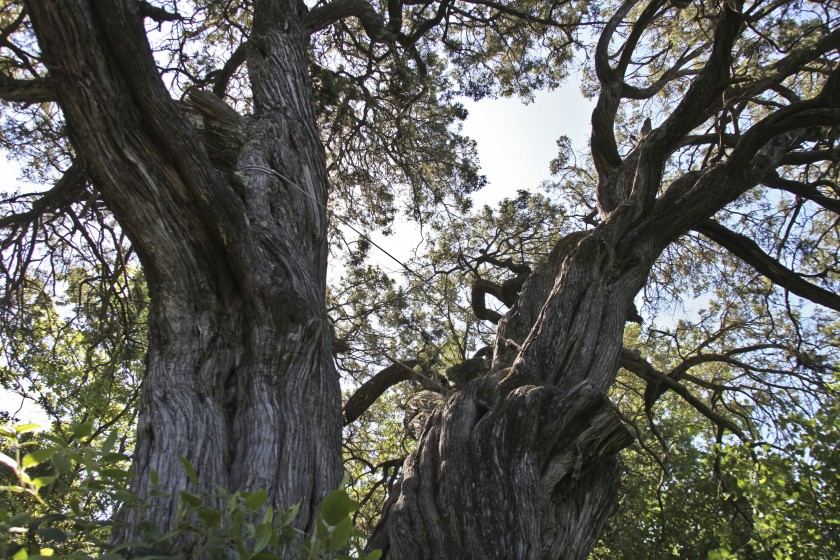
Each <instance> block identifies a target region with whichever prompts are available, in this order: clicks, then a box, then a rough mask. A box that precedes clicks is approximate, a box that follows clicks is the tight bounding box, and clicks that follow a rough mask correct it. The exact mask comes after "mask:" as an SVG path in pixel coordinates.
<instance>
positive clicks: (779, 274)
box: [694, 220, 840, 311]
mask: <svg viewBox="0 0 840 560" xmlns="http://www.w3.org/2000/svg"><path fill="white" fill-rule="evenodd" d="M694 229H695V230H696V231H698V232H700V233H702V234H703V235H705V236H706V237H708V238H709V239H711V240H712V241H714V242H715V243H717V244H718V245H720V246H722V247H724V248H726V249H727V250H729V251H730V252H731V253H732V254H734V255H735V256H737V257H738V258H739V259H741V260H742V261H744V262H745V263H747V264H748V265H750V266H751V267H753V268H754V269H755V270H757V271H758V272H759V273H760V274H763V275H764V276H766V277H767V278H769V279H770V280H772V281H773V282H774V283H776V284H778V285H779V286H781V287H783V288H785V289H786V290H789V291H791V292H793V293H794V294H796V295H798V296H800V297H803V298H805V299H808V300H810V301H813V302H814V303H818V304H820V305H824V306H825V307H828V308H830V309H834V310H835V311H840V296H838V295H837V294H835V293H833V292H830V291H828V290H826V289H824V288H821V287H819V286H816V285H814V284H811V283H810V282H807V281H805V280H803V279H802V277H801V276H799V275H798V274H796V273H795V272H793V271H792V270H790V269H789V268H787V267H785V266H784V265H782V264H781V263H780V262H779V261H777V260H776V259H774V258H773V257H771V256H770V255H768V254H767V253H765V252H764V251H762V250H761V247H759V246H758V244H757V243H756V242H755V241H753V240H752V239H750V238H749V237H746V236H744V235H741V234H739V233H736V232H734V231H731V230H729V229H727V228H726V227H724V226H722V225H721V224H719V223H717V222H715V221H713V220H706V221H704V222H703V223H701V224H700V225H699V226H697V227H695V228H694Z"/></svg>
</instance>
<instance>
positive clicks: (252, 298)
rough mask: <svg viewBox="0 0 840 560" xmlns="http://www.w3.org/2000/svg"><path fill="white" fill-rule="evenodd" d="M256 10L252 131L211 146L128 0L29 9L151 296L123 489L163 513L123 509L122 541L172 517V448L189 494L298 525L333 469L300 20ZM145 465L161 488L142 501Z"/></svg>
mask: <svg viewBox="0 0 840 560" xmlns="http://www.w3.org/2000/svg"><path fill="white" fill-rule="evenodd" d="M265 4H266V3H262V4H260V3H257V6H256V8H255V16H254V17H255V33H254V39H255V43H256V44H255V45H254V47H253V48H252V50H250V51H249V71H250V72H251V79H252V86H253V90H254V96H255V112H254V115H253V117H251V118H250V120H248V121H247V122H245V123H243V126H244V127H245V130H246V131H247V134H246V136H245V138H247V139H248V140H247V142H245V143H244V144H243V145H242V147H241V148H240V149H239V151H238V153H235V154H232V153H231V152H230V151H225V152H224V153H223V154H222V155H219V154H208V152H207V150H206V149H205V148H204V146H203V144H202V141H201V137H200V135H199V132H198V131H197V130H196V129H195V128H194V126H193V124H192V123H191V122H190V121H189V120H188V119H187V118H186V117H185V116H184V113H183V111H182V109H181V107H179V105H178V104H177V103H176V102H175V101H173V100H172V99H171V98H170V96H169V94H168V93H167V91H166V90H165V88H164V86H163V84H162V82H161V80H160V78H159V76H158V73H157V69H156V67H155V64H154V61H153V59H152V56H151V52H150V49H149V46H148V44H147V41H146V37H145V32H144V29H143V25H142V17H141V15H140V13H139V12H138V8H137V4H136V2H133V1H132V0H122V1H114V2H108V3H100V2H93V1H91V2H86V1H81V0H79V1H69V0H68V1H64V2H58V3H50V4H49V6H47V4H46V3H41V2H30V3H28V10H29V12H30V14H31V18H32V22H33V26H34V28H35V31H36V34H37V36H38V40H39V44H40V46H41V49H42V51H43V55H44V59H45V62H46V64H47V67H48V69H49V71H50V74H51V78H52V79H54V80H55V83H56V91H57V92H58V93H59V102H60V105H61V108H62V110H63V112H64V116H65V118H66V120H67V122H68V130H69V131H70V135H71V140H72V142H73V145H74V148H75V149H76V150H77V152H78V153H79V154H80V155H81V156H82V159H83V160H84V161H86V162H90V164H89V165H88V167H87V172H88V174H89V176H90V177H91V180H92V181H93V182H94V183H95V184H96V186H97V188H98V189H99V190H100V191H101V193H102V196H103V198H104V199H105V201H106V202H107V203H108V205H109V207H110V208H111V209H112V210H113V211H114V214H115V215H116V217H117V219H118V220H119V222H120V224H121V226H122V227H123V229H124V230H125V231H126V233H127V234H128V235H129V237H130V238H131V239H132V242H133V244H134V247H135V248H136V249H137V252H138V254H139V255H140V258H141V261H142V263H143V267H144V271H145V273H146V276H147V280H148V283H149V289H150V295H151V299H152V306H151V312H150V317H149V355H148V365H147V372H146V377H145V380H144V383H143V394H142V396H141V402H140V420H139V425H138V443H137V448H136V451H135V462H134V469H135V482H134V490H135V491H136V492H137V493H138V495H139V496H140V497H141V499H146V500H148V501H150V502H151V503H152V504H157V505H159V506H160V507H157V508H149V509H144V510H129V511H126V512H124V515H123V516H122V519H121V521H122V522H123V524H122V525H121V526H120V529H119V530H118V531H117V533H115V538H116V540H119V541H124V540H132V539H142V532H141V531H140V530H139V529H138V528H137V525H138V523H139V522H140V521H143V520H146V521H150V522H151V523H152V524H153V525H154V526H156V527H158V528H160V529H161V530H163V531H167V530H169V529H170V528H172V526H173V522H174V517H175V514H176V511H177V508H174V507H172V497H173V496H174V497H177V495H178V492H179V491H180V490H182V489H186V488H188V487H189V486H190V485H189V484H188V480H187V476H186V474H185V472H184V469H183V467H182V465H181V461H180V459H179V458H180V457H183V458H185V459H186V460H188V461H189V462H190V463H191V464H192V466H193V468H194V469H195V470H196V471H197V472H198V475H199V488H193V490H194V491H207V492H212V489H213V484H221V485H223V486H225V487H228V488H232V489H238V490H257V489H265V490H268V491H269V495H270V503H272V504H273V505H274V506H276V507H282V508H286V507H289V506H291V505H292V504H294V503H300V504H301V511H300V515H299V518H298V523H299V525H300V526H301V527H302V528H306V527H307V526H308V525H310V524H311V522H312V516H313V512H314V509H315V507H316V506H317V502H318V501H319V500H320V498H321V497H322V496H323V495H325V494H326V493H327V492H329V491H330V490H332V489H333V488H335V487H336V486H337V485H338V483H339V480H340V469H341V466H340V426H341V416H340V411H341V408H340V401H339V387H338V378H337V375H336V373H335V370H334V365H333V363H332V356H331V350H330V337H329V329H328V326H327V323H326V312H325V304H324V293H325V281H326V280H325V278H326V255H327V246H326V211H325V205H326V189H327V182H326V171H325V162H324V155H323V149H322V148H321V146H320V143H319V138H318V131H317V128H316V126H315V118H314V110H313V104H312V99H311V87H310V84H309V81H308V76H307V74H306V68H307V62H306V54H305V53H306V48H307V39H306V37H307V35H306V33H305V31H304V30H303V29H302V27H301V23H300V22H301V21H303V15H304V14H303V13H302V7H301V6H299V5H298V4H297V3H295V2H289V3H288V4H289V5H286V3H285V2H271V3H268V4H272V7H270V8H268V9H267V8H266V6H265ZM280 4H282V6H281V5H280ZM272 10H278V11H277V12H275V11H272ZM278 14H279V15H278ZM217 109H221V107H217ZM220 114H222V115H223V114H224V111H223V110H222V111H221V113H220ZM211 156H212V159H211ZM214 162H215V164H216V165H219V164H220V162H221V163H224V165H219V167H220V168H221V170H220V169H219V168H217V167H215V166H214ZM153 471H154V472H156V473H157V476H158V478H159V489H160V490H162V491H163V492H164V493H165V494H166V497H165V498H163V499H161V498H156V499H150V498H149V495H150V492H151V491H152V485H151V473H152V472H153Z"/></svg>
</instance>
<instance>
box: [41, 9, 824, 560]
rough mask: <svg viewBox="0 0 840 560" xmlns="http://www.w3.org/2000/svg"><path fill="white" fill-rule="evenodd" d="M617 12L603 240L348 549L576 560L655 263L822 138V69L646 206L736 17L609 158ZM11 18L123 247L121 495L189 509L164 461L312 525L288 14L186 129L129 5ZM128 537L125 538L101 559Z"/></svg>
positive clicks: (302, 167) (598, 155)
mask: <svg viewBox="0 0 840 560" xmlns="http://www.w3.org/2000/svg"><path fill="white" fill-rule="evenodd" d="M358 4H360V3H358V2H356V3H353V2H344V3H342V5H346V6H348V7H349V8H348V9H350V8H352V7H353V6H356V5H358ZM395 4H396V3H395ZM653 4H656V6H654V8H653V9H654V10H656V9H658V7H659V6H660V5H661V3H653ZM653 4H652V5H653ZM632 5H633V2H626V3H625V4H624V6H623V7H622V8H621V10H619V14H617V16H616V17H615V18H613V20H611V21H610V23H609V24H608V25H607V28H606V30H605V31H604V34H603V37H602V39H601V42H600V43H599V45H598V49H597V52H596V70H597V73H598V79H599V81H600V83H601V88H602V93H601V96H600V98H599V101H598V105H597V108H596V110H595V113H594V114H593V120H592V124H593V134H592V150H593V157H594V160H595V165H596V169H597V172H598V205H599V210H600V215H601V223H600V225H599V226H598V227H597V228H595V229H594V230H591V231H589V232H586V233H578V234H572V235H570V236H568V237H567V238H565V239H564V240H562V241H561V242H560V243H559V244H558V246H557V247H555V249H554V251H553V252H552V256H551V258H550V259H549V262H547V263H545V264H544V265H543V266H542V267H541V268H539V269H538V270H536V271H535V272H534V273H533V274H532V275H531V277H530V278H529V279H528V280H527V281H526V283H525V284H524V286H523V289H522V292H521V294H520V298H519V301H518V302H517V304H516V305H515V306H514V308H513V309H512V310H511V311H510V312H509V313H508V314H507V316H506V317H505V318H504V319H503V320H502V321H501V323H500V326H499V331H498V339H497V343H496V347H495V352H494V357H493V366H492V370H491V372H490V373H489V374H488V375H486V376H482V377H479V378H478V379H475V380H473V381H470V382H469V383H467V384H466V385H465V386H464V387H463V389H462V390H461V391H459V392H457V393H456V394H455V395H454V396H452V397H451V398H449V400H448V401H447V402H446V404H445V405H444V406H442V407H441V408H440V409H439V410H437V411H436V412H435V413H434V414H433V415H432V416H431V419H430V420H429V422H428V423H427V424H426V426H425V429H424V430H423V433H422V437H421V438H420V442H419V445H418V447H417V449H416V451H415V452H414V453H413V454H412V455H411V456H409V458H408V459H407V460H406V463H405V466H404V471H403V477H402V479H401V481H400V483H399V484H398V487H397V488H396V489H395V491H394V492H393V493H392V496H391V499H390V500H389V503H388V505H387V507H386V511H385V512H384V517H383V520H382V522H381V524H380V525H379V527H378V529H377V531H376V533H375V534H374V536H373V538H372V540H371V543H370V546H371V547H372V548H382V549H383V550H384V551H385V552H386V555H387V557H388V558H395V559H396V558H399V559H407V558H453V559H456V558H500V559H501V558H505V559H510V558H523V559H525V558H585V557H586V556H587V554H588V553H589V551H590V549H591V547H592V546H593V544H594V543H595V541H596V539H597V537H598V534H599V531H600V529H601V527H602V526H603V524H604V522H605V521H606V519H607V518H608V516H609V514H610V513H611V511H612V510H613V508H614V505H615V492H616V485H617V482H618V466H617V460H616V453H617V452H618V451H620V450H621V449H622V448H623V447H625V446H627V445H629V443H630V441H631V437H630V435H629V432H628V431H627V429H626V428H625V427H624V426H623V425H622V423H621V421H620V420H619V419H618V417H617V415H616V413H615V412H614V410H613V408H612V406H611V405H610V403H609V400H608V399H607V397H606V393H607V390H608V389H609V387H610V386H611V384H612V383H613V380H614V377H615V374H616V371H617V368H618V363H619V357H620V351H621V343H622V332H623V328H624V323H625V319H626V317H627V316H628V312H629V309H630V307H631V305H632V302H633V298H634V297H635V295H636V294H637V293H638V291H639V290H640V289H641V288H642V286H643V285H644V283H645V281H646V278H647V276H648V274H649V272H650V270H651V267H652V266H653V264H654V261H655V260H656V259H657V257H658V256H659V255H660V253H661V252H662V250H663V249H664V248H665V247H666V246H667V245H668V244H669V243H671V242H672V241H673V240H675V239H677V238H678V237H679V236H680V235H682V234H684V233H685V232H686V231H688V230H689V229H691V228H692V227H694V226H696V225H697V224H698V223H700V222H701V221H702V220H703V219H705V218H707V217H709V216H711V215H712V214H713V213H714V212H715V211H717V210H718V209H720V208H721V207H723V206H724V205H725V204H726V203H728V202H730V201H732V200H733V199H735V198H736V197H738V196H739V195H740V194H742V193H743V192H745V191H746V190H747V189H749V188H751V187H752V186H754V185H755V184H756V183H758V182H759V181H760V180H761V179H762V178H763V177H765V176H766V175H767V174H768V173H769V172H770V171H772V170H773V169H774V168H775V167H776V166H777V165H778V164H779V161H780V158H781V156H782V154H784V153H785V152H786V151H787V150H789V149H790V148H791V147H792V146H796V145H797V144H798V143H800V142H801V141H802V139H803V138H805V137H806V135H807V130H808V128H809V127H813V126H817V125H822V124H825V122H827V121H830V122H835V121H836V120H837V110H836V107H837V105H838V97H839V96H840V87H838V81H840V79H838V76H837V74H838V72H837V70H836V69H835V71H834V73H833V74H832V75H831V76H830V77H829V79H828V80H827V81H826V83H825V85H824V87H823V91H822V93H821V94H820V95H818V96H816V97H815V98H813V99H812V100H810V101H802V102H799V103H796V104H792V105H791V106H790V107H788V109H787V110H786V111H785V112H784V114H783V115H781V116H779V117H778V118H767V119H765V120H764V121H761V122H759V123H757V124H755V125H754V126H753V127H752V128H751V129H750V130H749V131H748V132H746V133H745V134H743V135H742V137H741V139H740V141H739V142H738V144H737V145H736V146H735V147H734V148H733V149H732V151H731V152H730V153H729V157H728V159H727V160H726V161H725V162H723V163H720V164H718V165H713V166H709V167H708V168H705V169H702V170H699V171H691V172H688V173H686V174H683V175H681V176H679V177H677V178H672V179H670V182H668V183H665V184H663V173H664V171H663V169H664V167H665V161H666V159H667V157H668V155H669V154H671V153H673V151H674V150H675V149H676V148H677V147H678V145H679V143H680V141H681V140H682V139H683V138H684V137H685V135H686V134H687V133H688V132H690V131H691V130H693V129H694V128H695V127H697V126H698V125H699V124H701V123H702V122H704V121H705V120H706V119H707V118H708V113H707V111H706V109H702V108H709V107H711V108H714V107H716V106H717V105H716V104H717V103H719V100H721V99H722V94H723V93H724V90H725V89H726V88H727V87H728V86H729V85H730V80H729V72H730V56H729V54H728V53H730V52H731V50H732V45H733V42H734V41H735V38H736V36H737V33H738V31H739V29H740V28H741V27H742V24H743V21H742V17H743V16H742V14H741V12H740V11H739V9H738V6H737V5H738V2H726V3H724V7H723V8H722V12H721V16H720V18H719V21H718V23H717V25H716V27H715V35H714V38H713V45H712V47H711V50H712V52H713V53H714V54H715V56H710V58H709V59H708V61H707V62H706V63H705V65H704V66H703V67H702V68H701V69H700V70H698V72H697V75H696V78H695V79H694V81H693V82H692V84H691V87H690V88H688V90H687V91H686V92H685V95H684V98H683V100H682V102H681V103H680V104H679V105H678V106H677V107H676V108H675V109H674V110H673V112H672V113H671V115H670V116H669V117H668V118H667V119H665V121H664V122H662V123H661V124H660V125H659V126H658V127H657V128H656V129H654V130H652V131H651V132H649V133H647V134H646V135H645V136H644V137H642V138H641V139H640V140H639V142H638V144H637V145H636V146H635V148H634V149H633V150H632V152H631V153H630V154H629V155H627V156H626V157H624V158H623V159H622V158H621V157H619V154H618V150H617V147H616V143H615V137H614V134H613V130H612V128H613V123H614V121H615V115H616V111H617V110H618V105H619V101H620V100H621V98H622V95H623V94H622V88H623V87H624V86H623V84H624V72H625V70H626V68H627V63H628V61H627V60H624V59H621V58H620V59H619V60H618V62H617V63H616V65H615V66H613V65H612V64H613V59H612V58H611V57H610V56H609V53H608V51H609V44H610V40H611V37H612V34H613V33H614V32H615V29H616V27H617V26H618V24H619V22H620V21H621V18H623V17H624V15H626V14H627V11H628V10H629V9H630V7H632ZM27 9H28V13H29V16H30V18H31V21H32V24H33V27H34V30H35V33H36V35H37V37H38V42H39V45H40V47H41V50H42V53H43V57H44V62H45V64H46V66H47V68H48V70H49V73H50V76H51V79H52V80H53V82H54V84H55V88H56V91H57V92H58V96H59V103H60V105H61V108H62V110H63V114H64V118H65V120H66V123H67V129H68V131H69V135H70V138H71V141H72V144H73V148H74V150H75V154H76V157H77V158H78V161H79V162H80V163H81V164H83V165H84V168H85V171H86V173H87V174H88V176H89V177H90V179H91V180H92V182H93V183H94V184H95V185H96V187H97V188H98V189H99V190H100V192H101V193H102V196H103V198H104V199H105V200H106V202H107V203H108V205H109V207H110V208H111V209H112V211H113V212H114V214H115V215H116V217H117V219H118V220H119V223H120V225H121V226H122V227H123V229H124V230H125V231H126V232H127V233H128V235H129V236H130V238H131V239H132V242H133V243H134V245H135V247H136V248H137V251H138V253H139V255H140V257H141V260H142V264H143V267H144V270H145V274H146V277H147V279H148V284H149V287H150V291H151V297H152V304H153V307H152V312H151V316H150V318H149V356H148V370H147V374H146V378H145V381H144V390H143V395H142V400H141V411H140V423H139V428H138V429H139V433H138V446H137V450H136V465H135V469H136V475H135V489H136V491H137V492H138V493H139V494H140V496H146V495H148V493H149V491H150V474H151V472H152V471H156V472H157V473H158V476H159V479H160V486H161V487H162V489H164V490H165V491H169V492H171V493H172V494H177V491H178V490H180V489H183V488H186V487H188V481H187V477H186V474H185V472H184V470H183V468H182V465H181V461H180V459H179V458H180V457H184V458H186V459H187V460H188V461H189V462H190V463H191V464H192V465H193V467H194V468H195V470H196V471H197V472H198V474H199V481H200V484H201V485H203V486H204V487H205V488H210V487H212V485H213V484H221V485H224V486H226V487H229V488H233V489H245V490H255V489H268V490H269V491H270V495H271V501H272V503H274V504H276V505H278V506H280V507H288V506H289V505H291V504H293V503H300V504H301V514H300V519H301V525H302V526H303V527H307V526H310V524H311V521H312V514H313V511H314V508H316V507H317V504H318V502H319V500H320V499H321V498H322V497H323V496H324V495H325V494H326V493H327V492H328V491H330V490H331V489H333V488H335V487H336V486H337V485H338V484H339V482H340V478H341V447H340V437H341V433H340V429H341V422H342V419H341V406H340V402H339V384H338V376H337V373H336V371H335V367H334V365H333V361H332V354H331V348H330V337H329V329H328V326H327V322H326V312H325V275H326V258H327V215H326V204H327V187H328V185H327V173H326V164H325V157H324V152H323V148H322V146H321V144H320V139H319V132H318V128H317V125H316V120H315V114H314V109H313V107H314V103H313V94H312V88H311V84H310V80H309V76H308V62H307V49H308V37H309V35H308V31H307V29H306V23H305V21H306V13H307V11H306V8H305V7H304V6H303V4H302V3H300V2H297V1H294V0H274V1H269V0H263V1H257V2H255V3H254V12H253V27H252V30H251V35H250V38H249V41H248V44H247V45H248V46H247V53H246V58H247V68H248V72H249V77H250V82H251V89H252V93H253V100H254V101H253V113H252V114H251V115H250V116H247V117H242V116H240V115H238V114H237V113H235V112H234V111H233V110H232V109H230V108H229V107H227V106H225V105H224V104H223V103H222V102H221V101H220V100H219V99H218V98H215V97H213V96H210V95H208V94H205V93H202V92H193V93H192V94H191V95H188V96H187V104H186V105H187V106H184V105H183V104H180V103H178V102H176V101H174V100H173V99H171V97H170V95H169V93H168V92H167V90H166V88H165V87H164V84H163V82H162V81H161V78H160V76H159V73H158V70H157V68H156V65H155V62H154V60H153V57H152V54H151V51H150V49H149V46H148V43H147V39H146V35H145V31H144V28H143V23H142V18H141V15H140V13H139V4H138V3H137V2H134V1H132V0H114V1H112V2H98V1H93V0H90V1H82V0H78V1H69V0H68V1H62V2H39V1H30V2H28V3H27ZM622 10H623V11H622ZM631 39H632V36H631ZM630 50H632V49H630ZM628 56H629V55H628ZM698 108H701V109H698ZM832 119H834V120H832ZM214 131H216V132H219V131H222V133H221V134H216V135H214ZM161 505H162V506H163V507H159V508H156V509H149V510H144V511H142V512H140V511H134V512H132V513H131V515H132V517H131V519H129V522H130V523H129V527H130V526H131V523H136V522H138V521H140V520H141V516H142V517H145V518H146V519H148V520H151V521H152V522H153V523H155V524H156V525H158V526H159V527H161V528H163V529H166V528H169V527H171V525H172V522H173V516H174V508H172V507H169V506H170V505H171V503H170V500H168V499H167V500H164V501H163V502H162V503H161ZM137 536H138V535H137V534H134V533H132V530H131V529H130V528H129V529H126V530H125V532H124V533H123V534H121V535H119V538H122V539H130V538H135V537H137Z"/></svg>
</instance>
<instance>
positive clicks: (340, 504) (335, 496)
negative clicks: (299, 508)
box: [321, 488, 359, 525]
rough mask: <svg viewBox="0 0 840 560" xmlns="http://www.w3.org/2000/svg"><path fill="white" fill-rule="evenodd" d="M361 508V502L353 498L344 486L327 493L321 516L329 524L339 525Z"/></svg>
mask: <svg viewBox="0 0 840 560" xmlns="http://www.w3.org/2000/svg"><path fill="white" fill-rule="evenodd" d="M357 509H359V503H358V502H356V501H355V500H352V499H351V498H350V496H348V495H347V491H346V490H344V489H343V488H341V489H338V490H334V491H333V492H330V493H329V494H327V496H326V497H325V498H324V502H323V503H322V504H321V516H322V517H323V518H324V521H326V522H327V523H328V524H329V525H338V523H339V522H341V521H342V520H343V519H345V518H346V517H347V516H348V515H350V514H351V513H353V512H354V511H356V510H357Z"/></svg>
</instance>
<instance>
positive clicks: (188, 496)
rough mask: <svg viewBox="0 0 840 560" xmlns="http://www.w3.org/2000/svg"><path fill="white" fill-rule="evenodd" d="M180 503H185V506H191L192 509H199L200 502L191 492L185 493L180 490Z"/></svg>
mask: <svg viewBox="0 0 840 560" xmlns="http://www.w3.org/2000/svg"><path fill="white" fill-rule="evenodd" d="M180 496H181V501H182V502H186V504H187V505H189V506H192V507H194V508H197V507H201V505H202V501H201V498H199V497H198V496H196V495H195V494H193V493H192V492H187V491H186V490H181V492H180Z"/></svg>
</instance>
